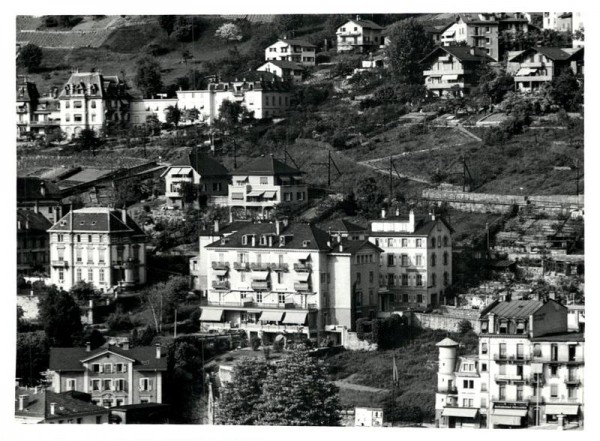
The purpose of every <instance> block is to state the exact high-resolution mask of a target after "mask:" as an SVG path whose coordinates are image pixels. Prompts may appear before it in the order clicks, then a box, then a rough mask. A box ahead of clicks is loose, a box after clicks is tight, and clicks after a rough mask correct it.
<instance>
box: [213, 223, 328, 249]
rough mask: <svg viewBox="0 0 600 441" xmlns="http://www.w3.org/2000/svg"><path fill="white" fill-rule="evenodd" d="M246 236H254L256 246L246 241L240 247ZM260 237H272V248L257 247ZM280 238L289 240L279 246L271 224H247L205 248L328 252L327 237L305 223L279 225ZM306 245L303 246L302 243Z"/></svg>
mask: <svg viewBox="0 0 600 441" xmlns="http://www.w3.org/2000/svg"><path fill="white" fill-rule="evenodd" d="M246 234H254V235H256V246H254V247H253V246H252V245H251V242H250V241H248V244H247V245H242V237H243V236H244V235H246ZM261 235H267V236H268V235H272V236H273V246H272V247H270V248H269V247H268V246H267V245H258V243H259V240H260V236H261ZM280 236H287V237H288V238H289V239H288V240H286V243H285V246H282V247H280V246H279V237H277V236H276V226H275V224H273V223H257V224H248V225H247V226H245V227H244V228H241V229H240V230H238V231H236V232H235V233H233V234H231V235H229V236H227V239H226V242H225V243H224V244H222V243H221V240H219V241H216V242H214V243H212V244H210V245H208V247H207V248H252V249H260V248H269V249H298V250H302V249H305V250H320V251H328V250H330V247H328V246H327V241H328V240H329V235H328V234H327V233H326V232H325V231H323V230H321V229H319V228H317V227H316V226H314V225H310V224H306V223H290V224H289V225H288V226H287V227H284V226H283V225H281V229H280ZM306 241H308V242H307V245H306V246H304V243H305V242H306Z"/></svg>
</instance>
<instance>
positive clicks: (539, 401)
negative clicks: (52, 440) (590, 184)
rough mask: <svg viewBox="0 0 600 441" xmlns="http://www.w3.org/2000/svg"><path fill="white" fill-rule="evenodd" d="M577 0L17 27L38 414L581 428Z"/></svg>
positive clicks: (22, 264) (22, 295)
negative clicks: (553, 5)
mask: <svg viewBox="0 0 600 441" xmlns="http://www.w3.org/2000/svg"><path fill="white" fill-rule="evenodd" d="M584 50H585V48H584V23H583V16H582V13H579V12H511V13H502V12H480V13H439V14H360V15H357V14H331V15H325V14H322V15H319V14H311V15H302V14H297V15H214V16H176V15H161V16H133V15H130V16H128V15H122V16H104V15H98V16H76V15H65V16H19V17H17V37H16V63H17V66H16V69H17V83H16V100H17V103H16V104H17V107H16V117H17V118H16V119H17V131H16V149H17V265H16V269H17V351H16V372H15V378H16V380H15V408H14V417H15V420H16V421H18V422H20V423H24V424H204V425H279V426H298V425H300V426H368V427H427V428H471V429H473V428H482V429H485V428H489V429H528V430H582V429H583V428H584V421H585V418H584V416H585V408H584V365H585V351H584V347H585V337H584V332H585V289H584V288H585V280H584V275H585V259H584V243H585V241H584V217H585V207H584V194H585V186H584V174H583V169H584V148H583V118H584V99H583V97H584V94H583V87H584V59H585V57H584Z"/></svg>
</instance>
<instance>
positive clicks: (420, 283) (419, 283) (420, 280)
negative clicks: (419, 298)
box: [417, 274, 423, 286]
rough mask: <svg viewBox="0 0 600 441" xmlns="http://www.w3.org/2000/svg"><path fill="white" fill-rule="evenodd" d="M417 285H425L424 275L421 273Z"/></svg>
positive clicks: (418, 275)
mask: <svg viewBox="0 0 600 441" xmlns="http://www.w3.org/2000/svg"><path fill="white" fill-rule="evenodd" d="M417 286H423V276H422V275H421V274H417Z"/></svg>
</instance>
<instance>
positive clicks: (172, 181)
mask: <svg viewBox="0 0 600 441" xmlns="http://www.w3.org/2000/svg"><path fill="white" fill-rule="evenodd" d="M161 177H163V178H164V179H165V197H166V199H167V205H168V206H169V207H178V208H183V207H184V206H185V204H186V202H185V200H184V199H185V195H183V194H182V188H181V187H182V185H183V184H184V183H185V184H194V185H197V186H198V188H197V196H198V199H197V200H196V201H194V203H196V204H197V205H198V206H200V207H205V206H207V205H227V190H228V186H229V184H230V183H231V178H230V175H229V172H228V171H227V169H226V168H225V167H224V166H223V165H222V164H221V163H220V162H218V161H217V160H215V159H213V158H211V157H210V156H209V155H207V154H204V153H201V152H200V149H198V148H194V149H192V150H191V152H189V153H186V154H185V155H183V156H182V157H181V158H179V159H177V160H176V161H174V162H173V163H172V164H171V165H170V166H169V167H168V168H167V169H166V170H165V172H164V173H163V174H162V175H161Z"/></svg>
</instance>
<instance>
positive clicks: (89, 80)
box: [59, 72, 127, 98]
mask: <svg viewBox="0 0 600 441" xmlns="http://www.w3.org/2000/svg"><path fill="white" fill-rule="evenodd" d="M67 86H68V87H69V88H70V89H71V94H70V95H67V94H66V92H65V88H66V87H67ZM79 86H84V87H85V89H84V90H82V93H85V94H86V95H89V94H90V93H91V89H92V86H94V87H95V92H94V94H93V95H92V96H97V97H98V98H109V97H111V98H125V97H126V96H127V94H126V92H125V84H124V83H123V82H122V81H121V80H120V79H119V77H117V76H116V75H102V74H100V73H99V72H73V73H72V74H71V76H70V77H69V80H68V81H67V82H66V83H65V85H64V86H63V88H62V90H61V92H60V95H59V97H60V98H68V97H70V96H72V95H75V96H77V95H79V92H77V93H75V94H74V93H73V90H77V88H78V87H79Z"/></svg>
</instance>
